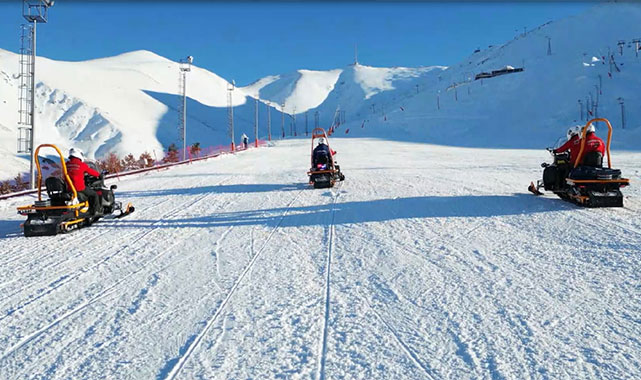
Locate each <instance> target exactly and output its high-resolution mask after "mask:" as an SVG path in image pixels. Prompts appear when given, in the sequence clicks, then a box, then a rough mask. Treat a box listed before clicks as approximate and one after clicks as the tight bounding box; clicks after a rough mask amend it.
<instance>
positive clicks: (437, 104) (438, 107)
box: [436, 90, 441, 110]
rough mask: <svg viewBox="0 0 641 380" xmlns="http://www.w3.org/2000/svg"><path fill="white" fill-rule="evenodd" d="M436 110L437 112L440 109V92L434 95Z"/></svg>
mask: <svg viewBox="0 0 641 380" xmlns="http://www.w3.org/2000/svg"><path fill="white" fill-rule="evenodd" d="M436 109H437V110H440V109H441V91H440V90H439V91H438V92H437V93H436Z"/></svg>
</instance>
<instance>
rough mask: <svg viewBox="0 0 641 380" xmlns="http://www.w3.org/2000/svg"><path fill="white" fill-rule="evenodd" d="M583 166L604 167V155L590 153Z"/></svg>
mask: <svg viewBox="0 0 641 380" xmlns="http://www.w3.org/2000/svg"><path fill="white" fill-rule="evenodd" d="M582 165H584V166H592V167H595V168H600V167H602V166H603V154H601V152H588V153H586V154H585V158H584V159H583V163H582Z"/></svg>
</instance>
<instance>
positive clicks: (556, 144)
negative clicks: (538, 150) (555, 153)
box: [552, 136, 568, 149]
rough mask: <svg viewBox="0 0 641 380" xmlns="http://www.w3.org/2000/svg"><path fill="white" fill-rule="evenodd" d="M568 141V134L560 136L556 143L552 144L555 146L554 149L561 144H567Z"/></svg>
mask: <svg viewBox="0 0 641 380" xmlns="http://www.w3.org/2000/svg"><path fill="white" fill-rule="evenodd" d="M567 141H568V138H567V137H566V136H561V137H559V138H558V139H557V140H556V142H555V143H554V145H552V147H553V148H554V149H557V148H559V147H560V146H561V145H563V144H565V143H566V142H567Z"/></svg>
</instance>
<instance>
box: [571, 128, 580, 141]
mask: <svg viewBox="0 0 641 380" xmlns="http://www.w3.org/2000/svg"><path fill="white" fill-rule="evenodd" d="M580 133H581V126H580V125H575V126H574V127H570V129H568V140H569V139H571V138H572V137H574V136H575V135H578V134H580Z"/></svg>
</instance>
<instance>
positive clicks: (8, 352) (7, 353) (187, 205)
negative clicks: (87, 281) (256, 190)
mask: <svg viewBox="0 0 641 380" xmlns="http://www.w3.org/2000/svg"><path fill="white" fill-rule="evenodd" d="M222 182H225V181H222ZM222 182H221V184H222ZM212 195H213V193H207V194H204V195H202V196H200V197H198V198H197V199H195V200H190V201H188V202H185V204H182V205H179V206H178V207H176V208H174V209H172V210H171V211H170V212H168V213H166V214H164V215H163V216H162V217H161V219H160V220H159V221H158V222H155V223H152V226H153V225H154V224H159V223H161V222H162V221H163V220H167V219H171V217H172V216H173V215H175V214H176V213H177V212H178V211H179V210H186V209H189V208H190V207H191V206H193V205H196V204H198V203H200V202H202V201H204V200H206V199H207V198H210V197H211V196H212ZM156 230H158V228H157V227H156V228H152V229H149V230H147V231H145V232H144V233H142V234H141V235H140V236H138V237H136V238H135V239H134V240H133V241H132V242H131V243H130V244H129V245H127V246H125V247H124V248H123V249H120V250H118V251H116V252H115V253H114V254H113V255H112V256H109V257H107V258H106V259H104V260H102V261H101V262H99V263H97V264H95V265H92V266H91V267H90V268H88V269H81V270H80V272H79V273H77V274H75V275H65V276H62V277H61V278H64V279H65V280H63V281H60V282H58V283H57V284H56V285H55V286H53V287H51V288H50V289H49V290H48V291H46V292H44V293H42V294H40V295H38V296H37V297H35V298H33V299H31V300H29V301H28V302H27V303H24V304H22V305H20V306H18V307H17V308H16V309H13V311H17V310H20V309H22V308H24V307H26V306H28V305H29V304H31V303H33V302H35V301H37V300H38V299H40V298H42V297H44V296H46V295H48V294H49V293H51V292H53V291H54V290H55V289H57V288H58V287H60V286H63V285H64V284H66V283H67V282H70V281H72V280H75V279H76V278H78V277H80V276H81V275H82V274H85V273H87V272H90V271H91V270H92V269H93V268H95V267H98V266H100V265H102V264H104V263H105V262H106V261H108V260H109V259H110V258H111V257H113V256H115V255H117V254H119V253H121V252H123V251H124V249H125V248H128V247H129V246H131V245H133V244H135V243H137V242H138V241H140V240H142V239H143V238H144V237H146V236H148V235H150V234H152V232H154V231H156ZM178 243H179V242H174V243H173V244H171V245H169V246H168V247H167V248H166V249H165V250H163V251H161V252H160V253H159V254H157V255H156V256H154V257H153V258H152V259H151V260H149V261H148V262H146V263H145V264H144V265H143V266H142V267H140V268H139V269H137V270H135V271H133V272H131V273H129V274H127V275H126V276H125V277H123V278H121V279H119V280H118V281H116V282H115V283H114V284H113V285H111V286H109V287H108V288H106V289H104V290H103V291H101V292H100V293H99V294H98V295H96V296H95V297H93V298H92V299H90V300H89V301H87V302H86V303H83V304H81V305H80V306H78V307H77V308H75V309H73V310H71V311H69V312H68V313H66V314H64V315H62V316H61V317H59V318H57V319H55V320H54V321H53V322H51V323H50V324H49V325H47V326H45V327H43V328H41V329H39V330H38V331H36V332H34V333H31V334H29V335H27V336H26V337H25V338H24V339H23V340H22V341H21V342H19V343H18V344H16V345H15V346H13V347H10V348H9V349H8V350H6V351H5V353H4V354H3V355H2V357H0V361H1V360H4V359H5V358H7V357H8V356H10V355H11V354H13V353H14V352H15V351H16V350H18V349H20V348H22V347H23V346H24V345H26V344H28V343H29V342H31V341H32V340H33V339H35V338H37V337H38V336H39V335H41V334H42V333H44V332H46V331H48V330H50V329H51V328H53V327H54V326H56V325H58V324H59V323H60V322H61V321H63V320H65V319H67V318H68V317H71V316H72V315H74V314H76V313H78V312H80V311H82V310H84V309H86V308H87V307H88V306H90V305H92V304H94V303H95V302H97V301H99V300H101V299H103V298H105V297H108V296H109V295H111V294H112V293H113V292H114V291H115V290H116V289H117V288H118V287H119V286H120V285H121V284H123V283H126V281H127V280H128V279H129V278H130V277H132V276H134V275H136V274H137V273H139V272H141V271H142V270H143V269H145V268H146V267H147V266H148V265H152V264H153V263H154V262H155V261H156V260H157V259H158V258H159V257H161V256H162V255H164V254H166V253H167V252H169V251H170V250H171V249H172V248H174V247H175V245H176V244H178ZM159 270H160V269H159ZM13 311H12V313H11V314H13ZM9 315H10V314H7V315H5V316H4V317H2V318H0V322H1V321H2V319H4V318H6V317H7V316H9Z"/></svg>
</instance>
